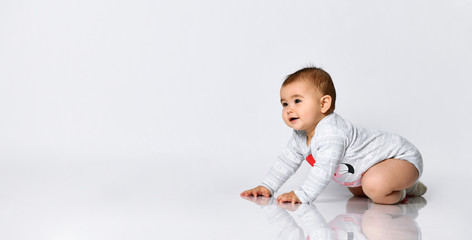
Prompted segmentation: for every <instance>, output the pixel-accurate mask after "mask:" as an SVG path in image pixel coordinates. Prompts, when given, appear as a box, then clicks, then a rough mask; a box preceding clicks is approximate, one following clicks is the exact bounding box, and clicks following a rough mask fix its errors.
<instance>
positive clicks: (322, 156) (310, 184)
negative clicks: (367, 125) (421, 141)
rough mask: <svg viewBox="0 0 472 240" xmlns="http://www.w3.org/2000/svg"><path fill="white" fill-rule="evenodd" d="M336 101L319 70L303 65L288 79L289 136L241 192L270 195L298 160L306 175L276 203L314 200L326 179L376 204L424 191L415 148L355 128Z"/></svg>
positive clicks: (284, 97) (285, 114)
mask: <svg viewBox="0 0 472 240" xmlns="http://www.w3.org/2000/svg"><path fill="white" fill-rule="evenodd" d="M335 101H336V90H335V88H334V84H333V81H332V80H331V77H330V76H329V74H328V73H327V72H325V71H324V70H323V69H321V68H316V67H309V68H304V69H301V70H299V71H297V72H295V73H293V74H291V75H289V76H288V77H287V79H286V80H285V81H284V83H283V84H282V87H281V89H280V102H281V103H282V107H283V110H282V118H283V120H284V122H285V123H286V124H287V125H288V126H289V127H291V128H293V129H294V131H293V135H292V138H291V140H290V142H289V144H288V146H287V148H286V149H285V150H284V151H283V152H282V154H281V155H280V157H279V158H278V160H277V161H276V162H275V164H274V165H273V166H272V168H271V169H270V171H269V173H268V174H267V176H266V177H265V178H264V179H263V181H262V183H261V185H260V186H258V187H255V188H253V189H250V190H247V191H244V192H242V193H241V196H254V197H257V196H264V197H270V196H271V195H274V193H275V192H277V190H278V189H279V188H280V187H281V186H282V184H284V183H285V181H287V179H288V178H289V177H290V176H292V175H293V174H294V173H295V172H296V171H297V169H298V168H299V167H300V165H301V164H302V162H303V160H306V161H307V162H308V163H309V164H310V165H311V166H312V168H311V171H310V173H309V175H308V177H307V179H306V180H305V181H304V182H303V183H302V185H301V186H300V187H299V188H297V189H295V190H294V191H292V192H289V193H284V194H282V195H280V196H279V197H278V198H277V202H280V203H282V202H292V203H300V202H301V203H310V202H313V201H314V200H315V199H316V198H317V197H318V195H319V194H320V193H321V192H322V191H323V189H325V188H326V186H327V185H328V182H329V180H330V179H331V178H332V179H333V180H334V181H336V182H337V183H339V184H342V185H344V186H347V187H348V189H349V190H350V191H351V192H352V193H353V194H354V195H355V196H364V197H369V198H370V199H372V201H373V202H375V203H379V204H396V203H399V202H402V201H403V200H404V199H405V198H406V196H407V195H408V196H421V195H423V194H424V193H425V192H426V186H425V185H424V184H423V183H421V182H419V181H418V179H419V177H420V176H421V174H422V172H423V160H422V158H421V154H420V153H419V151H418V150H417V149H416V148H415V146H413V145H412V144H411V143H410V142H408V141H407V140H405V139H404V138H402V137H400V136H398V135H395V134H391V133H386V132H381V131H375V130H368V129H364V128H361V127H358V126H354V125H353V124H351V123H350V122H348V121H346V120H344V119H343V118H342V117H341V116H339V115H338V114H336V113H335V112H334V108H335Z"/></svg>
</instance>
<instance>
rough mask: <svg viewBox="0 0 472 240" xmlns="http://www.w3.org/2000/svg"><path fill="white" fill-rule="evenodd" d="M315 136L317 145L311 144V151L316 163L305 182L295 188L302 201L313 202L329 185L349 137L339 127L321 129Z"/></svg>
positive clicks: (314, 140)
mask: <svg viewBox="0 0 472 240" xmlns="http://www.w3.org/2000/svg"><path fill="white" fill-rule="evenodd" d="M315 137H316V139H315ZM315 137H313V138H314V139H313V140H312V142H316V145H312V146H311V152H312V154H313V156H314V158H315V161H316V163H315V164H314V166H313V167H312V168H311V170H310V173H309V174H308V176H307V178H306V180H305V181H304V182H303V184H302V185H301V186H300V187H299V188H298V189H295V190H294V193H295V195H297V197H298V198H299V199H300V201H301V202H302V203H310V202H313V201H314V200H315V199H316V198H317V197H318V196H319V194H320V193H321V192H322V191H323V190H324V189H325V188H326V186H328V183H329V181H330V180H331V177H332V176H333V174H334V172H335V170H336V167H337V166H338V165H339V163H340V161H341V160H342V158H343V157H344V154H345V151H346V146H347V138H346V137H345V135H344V134H343V133H342V131H339V130H337V129H320V131H319V132H318V133H316V134H315Z"/></svg>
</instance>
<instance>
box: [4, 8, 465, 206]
mask: <svg viewBox="0 0 472 240" xmlns="http://www.w3.org/2000/svg"><path fill="white" fill-rule="evenodd" d="M471 12H472V3H471V2H470V1H466V0H463V1H461V0H453V1H431V0H422V1H406V0H401V1H391V2H385V1H380V2H379V1H365V0H363V1H349V0H342V1H241V0H240V1H216V0H214V1H210V0H205V1H145V0H137V1H111V0H108V1H107V0H98V1H97V0H94V1H88V0H86V1H59V0H57V1H54V0H45V1H2V2H1V3H0V114H1V116H0V174H1V175H2V177H1V180H2V181H4V182H8V181H10V180H9V179H8V176H14V175H17V174H18V173H20V172H22V171H23V170H22V169H25V168H33V169H39V170H31V171H32V172H35V171H46V172H48V173H54V172H67V174H66V173H64V174H65V175H77V176H78V177H81V173H82V170H77V169H87V168H97V169H101V170H97V176H98V175H100V174H102V173H101V172H100V171H102V170H103V169H108V170H107V171H108V172H112V173H113V174H116V175H119V176H123V177H124V178H126V177H128V178H130V176H132V179H134V181H136V182H137V183H138V182H141V181H144V180H142V179H141V180H140V177H142V176H143V174H144V175H145V176H146V177H147V178H146V179H147V180H146V181H148V182H150V186H152V187H156V188H157V189H159V190H160V191H159V193H157V194H168V195H174V194H175V193H176V192H188V194H189V195H191V194H197V192H199V191H201V190H209V191H212V190H214V191H215V192H218V191H231V192H234V194H238V193H239V192H240V191H242V190H244V189H245V188H247V187H252V186H254V185H256V184H258V183H259V181H260V180H261V178H262V175H263V174H265V173H266V172H267V170H268V168H269V167H270V165H271V164H272V162H273V161H274V160H275V158H276V157H277V155H278V154H279V153H280V151H281V149H282V147H283V146H285V144H286V142H287V141H288V138H289V136H290V135H291V131H290V129H289V128H288V127H286V126H285V125H284V123H283V121H282V119H281V113H280V112H281V106H280V103H279V87H280V85H281V83H282V81H283V79H284V77H285V76H286V75H288V74H290V73H292V72H294V71H296V70H298V69H299V68H301V67H304V66H307V65H309V64H314V65H317V66H320V67H323V68H324V69H325V70H326V71H328V72H329V73H330V74H331V76H332V77H333V79H334V83H335V86H336V88H337V93H338V99H337V104H336V106H337V112H338V114H340V115H342V116H343V117H345V118H346V119H347V120H349V121H351V122H353V123H355V124H358V125H361V126H364V127H367V128H374V129H379V130H386V131H390V132H396V133H398V134H400V135H403V136H404V137H406V138H407V139H409V140H410V141H411V142H413V143H414V144H415V145H416V146H417V147H418V148H419V149H420V151H421V152H422V154H423V157H424V161H425V171H424V181H425V182H427V183H429V185H430V186H434V185H435V184H436V185H437V186H438V187H437V188H436V189H438V190H436V191H435V190H433V189H434V188H431V189H430V193H429V194H431V197H433V196H440V195H441V190H440V189H441V187H447V185H446V183H442V181H443V179H444V178H450V177H452V176H454V177H456V178H457V179H458V180H461V181H470V180H471V178H470V176H468V174H467V173H466V171H465V170H464V169H469V168H471V167H472V164H471V161H470V159H469V158H470V157H469V156H468V155H469V154H467V152H466V151H467V149H468V148H469V147H470V146H469V145H470V140H469V139H470V137H469V136H470V134H471V132H472V131H471V127H470V122H471V121H472V113H471V110H470V103H472V101H471V100H472V97H471V95H470V94H469V91H470V88H471V86H472V85H471V83H470V81H471V77H472V74H471V72H470V70H471V66H472V48H471V47H470V43H471V42H472V31H471V29H472V15H471V14H470V13H471ZM74 169H76V170H74ZM103 171H104V170H103ZM457 171H459V173H458V172H457ZM143 172H144V173H143ZM38 174H39V173H38ZM42 177H46V178H47V176H46V175H45V176H43V175H41V174H39V175H38V177H37V178H36V180H38V181H40V179H41V178H42ZM116 178H118V177H116ZM116 178H112V179H111V180H109V181H110V182H114V181H116V180H117V179H116ZM300 178H301V177H300ZM97 179H98V181H100V180H103V181H105V179H107V178H106V177H102V178H100V177H98V178H97ZM107 181H108V180H107ZM122 181H124V180H122ZM130 181H132V180H130ZM294 181H295V182H296V181H297V178H295V180H294ZM3 184H4V185H3V187H4V188H9V187H10V188H14V187H15V186H16V185H11V186H10V185H8V184H6V183H3ZM25 184H26V183H25ZM435 194H437V195H435ZM170 199H172V198H170Z"/></svg>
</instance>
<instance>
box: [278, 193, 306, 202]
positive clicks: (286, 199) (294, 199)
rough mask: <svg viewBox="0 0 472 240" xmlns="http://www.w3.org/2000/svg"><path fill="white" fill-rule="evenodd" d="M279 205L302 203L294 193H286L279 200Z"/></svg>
mask: <svg viewBox="0 0 472 240" xmlns="http://www.w3.org/2000/svg"><path fill="white" fill-rule="evenodd" d="M277 202H278V203H286V202H291V203H301V201H300V199H298V197H297V195H295V193H294V192H293V191H291V192H289V193H284V194H282V195H280V196H279V197H278V198H277Z"/></svg>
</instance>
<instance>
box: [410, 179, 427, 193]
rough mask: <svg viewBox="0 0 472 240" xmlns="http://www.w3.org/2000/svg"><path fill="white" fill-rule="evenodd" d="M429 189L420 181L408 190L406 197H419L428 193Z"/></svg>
mask: <svg viewBox="0 0 472 240" xmlns="http://www.w3.org/2000/svg"><path fill="white" fill-rule="evenodd" d="M427 190H428V188H427V187H426V185H424V184H423V183H422V182H420V181H418V182H416V183H415V184H414V185H413V186H411V187H409V188H408V189H406V195H408V196H412V197H419V196H421V195H423V194H425V193H426V191H427Z"/></svg>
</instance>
